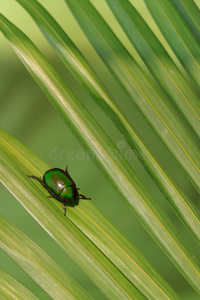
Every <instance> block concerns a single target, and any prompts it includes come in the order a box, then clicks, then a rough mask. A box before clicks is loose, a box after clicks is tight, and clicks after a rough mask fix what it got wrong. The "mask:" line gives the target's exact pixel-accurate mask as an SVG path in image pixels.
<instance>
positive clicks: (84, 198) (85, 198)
mask: <svg viewBox="0 0 200 300" xmlns="http://www.w3.org/2000/svg"><path fill="white" fill-rule="evenodd" d="M78 195H79V196H81V198H80V199H83V200H91V198H87V197H85V196H84V195H83V194H78Z"/></svg>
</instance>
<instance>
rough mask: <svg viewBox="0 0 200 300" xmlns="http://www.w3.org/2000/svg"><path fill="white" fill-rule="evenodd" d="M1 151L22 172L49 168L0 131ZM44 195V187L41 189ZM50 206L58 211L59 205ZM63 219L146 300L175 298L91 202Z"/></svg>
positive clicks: (162, 281) (144, 260)
mask: <svg viewBox="0 0 200 300" xmlns="http://www.w3.org/2000/svg"><path fill="white" fill-rule="evenodd" d="M0 139H1V144H0V145H1V146H0V147H1V149H2V150H3V152H5V153H7V155H8V156H9V158H10V159H11V160H12V161H16V164H17V165H18V166H19V167H20V168H21V169H22V170H23V171H24V172H25V173H30V174H31V172H32V174H38V175H40V176H41V175H42V174H43V173H44V171H46V170H47V169H48V168H50V166H49V165H48V164H46V163H45V162H44V161H43V160H42V159H41V158H39V157H38V156H37V155H35V154H34V153H33V152H32V151H31V150H30V149H28V148H27V147H25V146H24V145H23V144H21V143H20V142H19V141H17V140H16V139H14V138H13V137H11V136H10V135H9V134H7V133H6V132H4V131H3V130H0ZM40 188H41V190H43V192H44V188H43V187H41V186H40ZM52 203H53V204H54V205H55V206H56V207H58V208H59V209H60V210H62V208H61V205H60V203H58V202H57V201H56V202H55V201H52ZM67 217H68V218H69V219H70V220H71V221H72V222H73V223H74V224H76V225H77V226H78V227H79V229H80V230H81V231H83V232H84V234H85V235H87V237H88V238H89V239H90V240H91V241H92V242H93V243H94V244H95V245H96V246H97V247H98V248H99V249H100V250H101V251H102V252H103V253H104V254H105V255H106V256H107V257H108V258H109V259H110V261H112V262H113V263H114V264H115V265H116V266H117V268H118V269H119V270H120V271H121V272H122V273H123V274H125V275H126V277H127V278H128V279H129V280H130V281H131V282H132V283H133V284H134V285H135V286H136V287H137V288H138V289H139V290H141V292H142V293H143V294H144V295H145V296H146V297H148V298H151V299H157V297H159V299H168V298H170V299H177V297H178V296H177V295H176V294H175V293H174V291H173V290H172V289H171V288H170V287H169V286H168V284H167V283H166V282H165V281H164V279H162V278H161V276H160V275H159V274H158V273H157V272H156V271H155V270H154V268H153V267H152V266H151V265H150V264H149V263H148V262H147V260H146V259H145V258H144V257H143V256H142V254H141V253H139V251H138V250H137V249H136V248H135V247H133V245H132V244H131V243H130V242H129V241H128V240H127V238H126V237H125V236H124V235H123V234H122V233H121V232H120V231H119V230H118V229H117V228H116V227H115V226H114V225H113V224H112V223H111V222H110V221H109V220H108V218H106V217H105V216H104V215H103V213H102V212H100V211H99V209H98V208H97V207H96V206H95V205H94V204H93V203H92V201H83V202H81V201H80V203H79V206H78V207H76V208H73V209H70V208H68V210H67Z"/></svg>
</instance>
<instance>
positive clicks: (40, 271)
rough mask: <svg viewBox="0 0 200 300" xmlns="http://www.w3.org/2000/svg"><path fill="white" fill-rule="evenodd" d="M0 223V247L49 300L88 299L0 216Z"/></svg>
mask: <svg viewBox="0 0 200 300" xmlns="http://www.w3.org/2000/svg"><path fill="white" fill-rule="evenodd" d="M0 224H1V229H0V247H1V248H2V249H3V250H4V251H5V252H6V253H7V254H8V255H10V256H11V257H12V258H13V260H15V261H16V262H17V264H18V265H19V266H20V267H21V268H22V269H23V270H24V271H25V272H26V273H27V274H28V275H29V276H30V277H31V278H32V279H34V280H35V281H36V282H37V283H38V285H40V286H41V287H42V288H43V289H44V290H45V291H46V292H47V293H48V294H49V295H50V296H51V297H52V298H54V299H55V298H56V299H91V298H90V296H89V295H88V294H87V293H86V292H85V291H84V290H83V289H82V288H81V287H80V286H79V285H78V283H77V282H75V280H74V279H72V278H71V277H70V276H69V275H68V274H67V273H66V272H65V271H64V270H63V269H62V268H61V267H60V266H59V265H58V264H57V263H56V262H55V261H54V260H53V259H52V258H51V257H50V256H49V255H48V254H47V253H46V252H44V251H43V250H42V249H41V248H40V247H38V246H37V245H36V244H35V243H33V242H32V241H31V240H30V239H29V238H28V237H27V236H26V235H25V234H24V233H22V232H21V231H20V230H19V229H18V228H17V227H16V226H14V225H13V224H12V223H10V222H9V221H8V220H6V219H5V218H4V217H2V216H1V215H0ZM22 295H23V294H22ZM20 299H21V297H20ZM26 299H29V298H26Z"/></svg>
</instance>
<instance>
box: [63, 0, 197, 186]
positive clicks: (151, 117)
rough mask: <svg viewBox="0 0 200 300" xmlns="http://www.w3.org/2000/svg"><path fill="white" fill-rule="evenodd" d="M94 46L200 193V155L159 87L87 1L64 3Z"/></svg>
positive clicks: (68, 0) (67, 1)
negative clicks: (151, 80) (150, 79)
mask: <svg viewBox="0 0 200 300" xmlns="http://www.w3.org/2000/svg"><path fill="white" fill-rule="evenodd" d="M65 2H66V3H67V5H68V6H69V8H70V9H71V11H72V13H73V14H74V16H75V18H76V19H77V22H78V23H79V24H80V26H81V28H82V29H83V30H84V32H85V34H86V36H87V37H88V39H89V40H90V42H91V44H92V45H93V47H94V48H95V50H96V51H97V53H98V54H99V56H100V57H101V58H102V60H103V61H104V63H105V64H106V65H107V67H108V68H109V69H110V71H111V72H112V74H113V75H114V76H115V77H116V78H117V79H118V81H119V83H120V85H122V86H123V88H124V89H125V91H126V92H127V93H128V95H129V96H130V99H131V100H133V102H134V103H135V104H136V105H137V106H138V108H139V109H140V110H141V112H142V113H143V115H144V116H145V118H146V120H147V121H148V122H149V124H150V125H151V126H152V128H153V129H154V131H155V133H156V134H157V135H158V137H159V138H160V140H161V142H162V143H163V145H164V146H165V147H166V149H167V150H168V152H169V153H170V154H171V156H172V157H173V158H174V160H175V162H176V163H177V164H178V165H179V167H180V168H181V170H182V171H183V172H184V173H185V175H186V176H187V177H188V178H189V179H190V181H191V182H192V184H193V185H194V186H195V188H196V189H197V190H198V191H200V172H199V171H200V153H199V151H198V149H197V146H196V145H195V143H194V142H193V141H192V139H191V137H190V136H189V134H188V133H187V132H186V130H185V129H184V127H183V126H182V124H181V123H180V121H179V119H178V117H177V116H176V115H175V114H174V112H173V111H172V109H171V108H170V107H169V106H168V105H167V104H166V101H165V99H164V98H163V96H162V95H161V94H160V92H159V91H158V90H157V88H156V86H155V85H154V84H153V83H152V82H150V81H149V78H148V77H147V76H146V75H145V74H144V72H143V71H142V69H141V68H140V67H139V66H138V64H137V63H136V62H135V61H134V59H133V58H132V57H131V55H130V53H129V52H128V51H127V50H126V49H125V47H124V46H123V45H122V44H121V42H120V41H119V40H118V39H117V37H116V36H115V35H114V33H113V32H112V30H111V29H110V28H109V26H108V25H107V23H106V22H105V21H104V20H103V18H102V17H101V16H100V14H99V13H98V12H97V11H96V9H95V8H94V7H93V6H92V4H91V3H90V2H89V1H88V0H82V1H75V0H72V1H71V0H65Z"/></svg>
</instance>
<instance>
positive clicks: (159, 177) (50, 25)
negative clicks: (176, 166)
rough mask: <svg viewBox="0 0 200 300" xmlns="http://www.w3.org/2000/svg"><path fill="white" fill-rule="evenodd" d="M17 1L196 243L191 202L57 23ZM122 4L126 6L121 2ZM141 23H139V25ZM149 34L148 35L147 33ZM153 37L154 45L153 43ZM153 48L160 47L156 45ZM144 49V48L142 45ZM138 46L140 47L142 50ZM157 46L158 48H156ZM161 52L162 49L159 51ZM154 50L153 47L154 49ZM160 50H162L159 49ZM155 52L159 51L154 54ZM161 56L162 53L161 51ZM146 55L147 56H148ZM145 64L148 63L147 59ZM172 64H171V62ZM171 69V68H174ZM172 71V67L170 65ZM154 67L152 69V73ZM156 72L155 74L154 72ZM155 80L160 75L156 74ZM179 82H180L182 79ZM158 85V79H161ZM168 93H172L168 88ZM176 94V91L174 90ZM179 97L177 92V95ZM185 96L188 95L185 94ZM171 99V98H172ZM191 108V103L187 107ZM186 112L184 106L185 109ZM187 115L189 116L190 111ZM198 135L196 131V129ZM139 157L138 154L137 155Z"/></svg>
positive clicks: (199, 226) (198, 231) (198, 225)
mask: <svg viewBox="0 0 200 300" xmlns="http://www.w3.org/2000/svg"><path fill="white" fill-rule="evenodd" d="M16 1H17V2H19V3H20V4H21V5H22V6H23V7H24V8H25V9H26V10H27V11H28V12H29V13H30V15H31V16H32V17H33V19H34V20H35V22H36V24H37V25H38V27H39V28H40V29H41V31H42V32H43V34H44V35H45V37H46V38H47V40H48V41H49V43H50V44H51V45H52V47H53V48H54V49H55V51H56V52H57V54H58V55H59V56H60V58H61V59H62V60H63V62H64V63H65V65H66V66H67V67H68V69H69V70H70V71H71V72H72V74H73V75H74V77H75V78H76V79H77V80H78V81H79V82H80V83H81V84H82V86H83V87H84V88H85V89H86V91H87V92H88V93H89V94H90V95H91V96H92V97H93V99H94V100H95V101H96V103H97V104H99V105H100V107H101V108H103V109H104V111H105V112H106V113H107V114H108V115H109V117H110V118H112V120H113V121H114V122H115V124H116V125H117V127H118V128H120V130H121V131H122V134H123V135H124V136H125V137H126V139H127V141H128V143H129V144H130V146H131V147H132V148H136V149H137V151H138V153H145V159H141V162H142V163H143V165H144V166H145V167H146V169H147V170H148V172H149V173H150V174H151V176H152V177H153V178H154V180H155V181H156V183H157V185H158V186H159V187H160V190H161V191H162V192H163V193H164V195H165V196H166V197H167V198H168V199H169V201H170V203H171V205H172V207H173V208H174V210H175V212H176V213H177V214H178V216H179V217H180V218H181V219H182V221H183V222H184V224H185V225H186V226H187V228H188V229H189V231H190V232H191V233H192V234H193V235H194V237H195V238H196V240H197V241H198V242H200V218H199V215H198V212H197V210H196V208H194V207H193V205H192V203H191V202H190V201H189V200H188V199H187V197H186V196H185V195H184V194H183V193H182V192H181V191H180V189H179V187H178V186H177V185H176V183H175V182H174V181H173V180H172V178H170V176H169V175H168V174H167V172H166V171H165V170H164V169H163V167H162V166H161V165H160V164H159V162H158V161H156V159H155V158H154V157H153V155H152V153H150V152H149V150H147V148H146V147H145V145H144V144H143V142H142V141H141V139H140V138H139V137H138V136H137V134H136V133H135V132H134V131H133V129H132V128H131V127H130V125H129V124H128V122H127V120H126V119H125V117H124V116H123V115H122V112H121V111H119V109H118V108H117V107H116V106H115V105H114V103H113V101H114V100H112V99H111V97H110V95H109V93H108V92H107V91H106V89H105V88H104V86H103V85H102V84H101V82H100V81H99V79H98V78H97V76H96V75H95V73H94V72H93V70H92V69H91V67H90V66H89V64H88V63H87V61H86V60H85V59H84V57H83V56H82V54H81V53H80V51H79V50H78V49H77V48H76V46H75V45H74V44H73V42H72V41H71V40H70V38H69V37H68V36H67V35H66V33H65V32H64V31H63V30H62V28H61V27H60V26H59V25H58V23H57V22H56V21H55V20H54V19H53V18H52V16H51V15H50V14H49V13H48V12H47V11H46V10H45V9H44V8H43V7H42V6H41V5H40V4H39V3H38V2H37V1H34V0H28V1H27V0H16ZM117 3H118V2H116V1H111V4H112V5H114V6H116V5H117ZM122 3H123V5H124V4H125V3H126V2H125V1H124V2H122ZM129 11H130V12H131V15H132V16H133V13H135V14H136V12H135V11H134V10H133V11H132V10H131V8H130V7H128V9H127V13H129ZM119 12H120V13H121V14H122V13H123V10H122V8H121V7H120V10H119ZM136 17H137V22H136V24H138V28H137V29H138V30H140V27H142V26H141V25H143V23H142V20H139V21H140V22H138V17H139V16H138V15H137V14H136V15H134V19H136ZM124 20H128V17H125V18H124ZM141 23H142V24H141ZM129 28H130V29H131V30H130V32H134V31H133V29H134V27H133V26H132V27H131V24H130V22H129V23H128V29H129ZM150 33H151V32H149V29H148V31H147V36H150ZM151 35H152V33H151ZM153 38H154V40H153V41H154V43H156V42H157V40H155V37H154V36H153ZM138 40H139V44H141V39H139V38H137V39H136V41H138ZM156 45H157V46H159V47H161V46H160V44H159V43H158V42H157V44H156ZM143 47H144V45H143ZM143 47H142V48H143ZM159 47H158V49H160V48H159ZM161 49H162V48H161ZM155 51H156V48H155ZM163 51H164V50H163ZM158 52H159V51H158ZM164 53H165V52H164ZM149 55H150V54H148V56H149ZM147 61H151V60H149V59H147ZM171 64H172V63H171ZM174 67H175V66H174ZM171 68H172V66H171ZM154 69H155V67H153V70H154ZM156 73H157V71H156ZM159 75H160V76H158V77H159V78H160V77H161V74H159ZM182 80H183V79H182ZM161 82H162V80H161ZM184 86H185V87H186V89H185V91H187V93H189V92H190V87H189V86H187V84H186V82H185V83H184ZM170 90H172V89H171V88H170ZM174 92H176V90H174ZM179 95H180V93H179ZM187 95H188V94H187ZM191 95H192V97H191V101H192V99H195V96H194V95H193V94H191ZM173 100H174V99H173ZM180 102H181V105H182V104H184V103H183V98H182V97H180ZM190 105H191V104H190ZM184 109H186V110H187V111H188V105H187V106H186V107H185V106H184ZM195 110H196V112H198V108H197V107H195ZM188 113H189V116H190V112H188ZM191 117H192V120H193V121H194V123H195V126H196V125H198V129H199V123H198V124H197V123H196V121H195V116H193V114H191ZM198 134H199V130H198ZM138 157H139V158H140V157H141V156H140V155H139V156H138Z"/></svg>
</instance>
